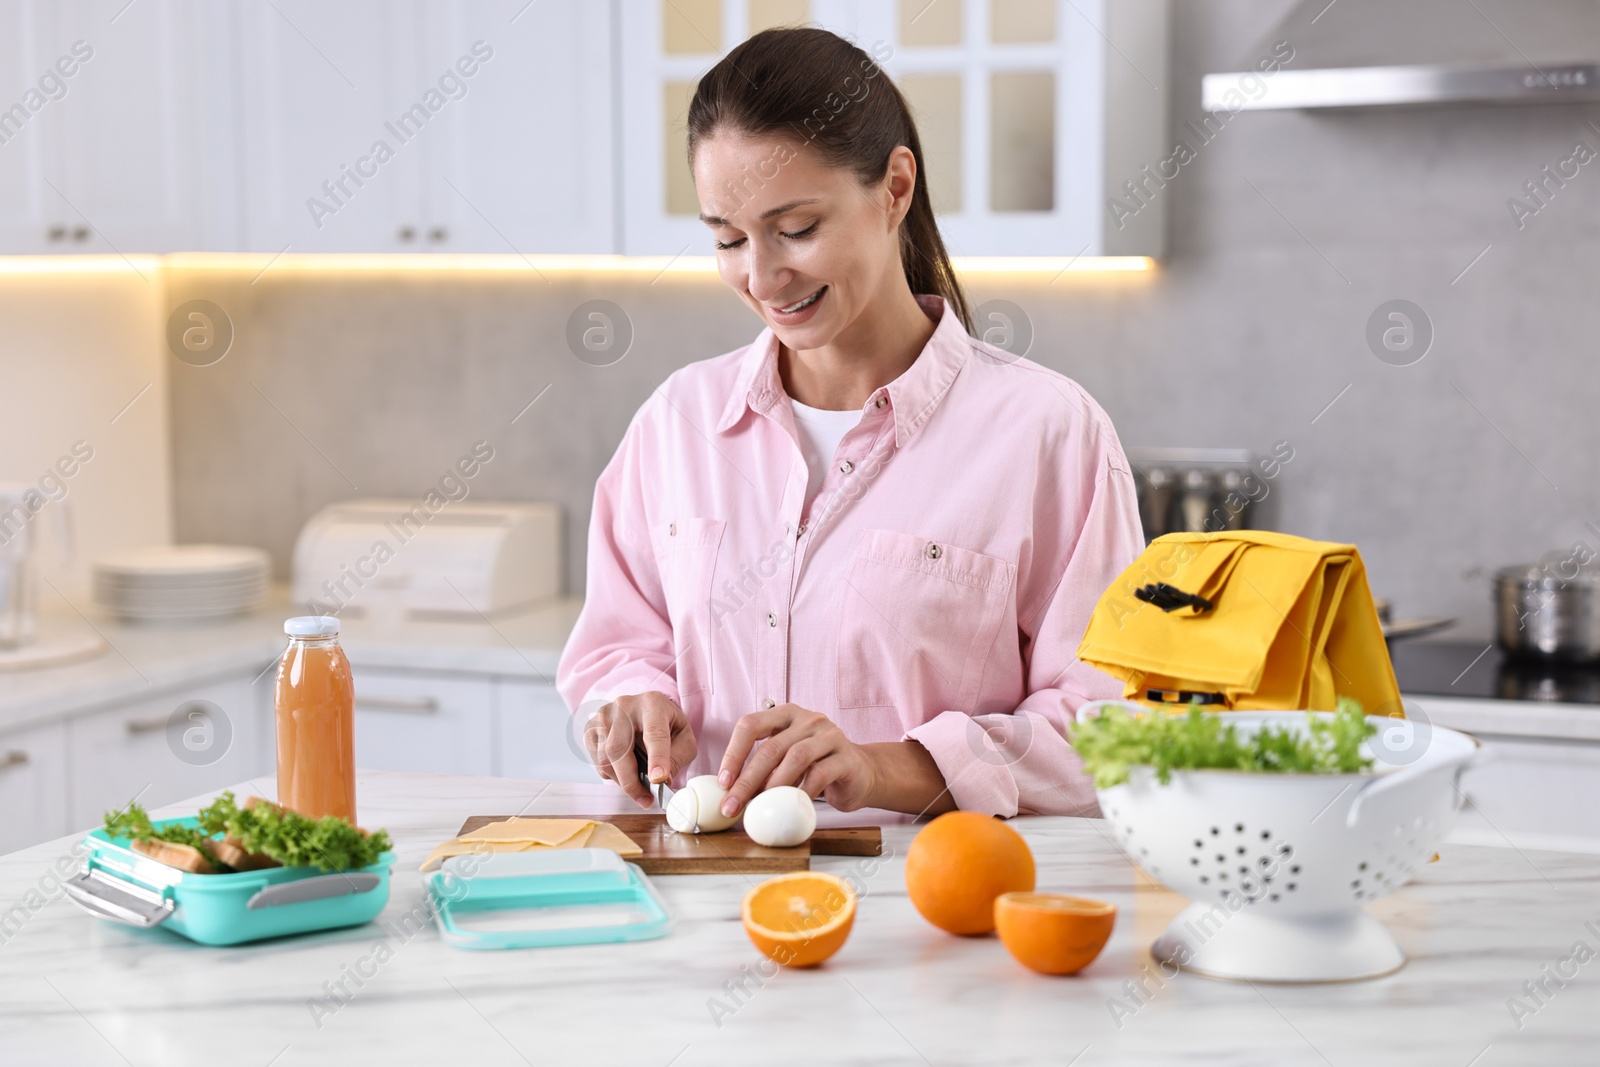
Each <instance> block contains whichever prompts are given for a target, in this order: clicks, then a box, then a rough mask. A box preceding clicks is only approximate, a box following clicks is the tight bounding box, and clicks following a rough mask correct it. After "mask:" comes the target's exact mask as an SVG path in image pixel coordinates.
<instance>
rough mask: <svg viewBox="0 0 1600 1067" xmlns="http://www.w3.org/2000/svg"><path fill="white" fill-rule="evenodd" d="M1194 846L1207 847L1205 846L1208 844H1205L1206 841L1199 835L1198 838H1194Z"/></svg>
mask: <svg viewBox="0 0 1600 1067" xmlns="http://www.w3.org/2000/svg"><path fill="white" fill-rule="evenodd" d="M1194 847H1195V848H1205V847H1206V846H1205V842H1204V841H1201V840H1200V839H1199V838H1198V837H1197V838H1195V839H1194Z"/></svg>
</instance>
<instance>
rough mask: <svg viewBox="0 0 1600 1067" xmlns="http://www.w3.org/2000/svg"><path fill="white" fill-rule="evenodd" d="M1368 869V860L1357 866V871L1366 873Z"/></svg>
mask: <svg viewBox="0 0 1600 1067" xmlns="http://www.w3.org/2000/svg"><path fill="white" fill-rule="evenodd" d="M1366 869H1367V861H1366V860H1362V861H1361V862H1360V863H1358V864H1356V870H1358V871H1364V870H1366Z"/></svg>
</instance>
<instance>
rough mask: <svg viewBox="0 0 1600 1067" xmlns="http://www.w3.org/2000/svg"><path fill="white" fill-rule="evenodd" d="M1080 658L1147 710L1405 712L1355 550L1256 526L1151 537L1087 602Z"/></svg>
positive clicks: (1369, 592)
mask: <svg viewBox="0 0 1600 1067" xmlns="http://www.w3.org/2000/svg"><path fill="white" fill-rule="evenodd" d="M1078 655H1079V657H1080V658H1081V659H1082V660H1083V661H1084V662H1085V663H1088V664H1091V665H1092V666H1095V667H1098V668H1099V669H1100V670H1102V671H1105V672H1106V673H1107V674H1109V675H1111V676H1112V677H1115V678H1120V679H1121V680H1122V682H1123V693H1124V696H1125V697H1126V698H1127V699H1129V700H1136V701H1139V702H1141V703H1144V704H1147V705H1160V704H1167V705H1171V704H1188V703H1190V702H1191V701H1196V700H1198V701H1199V702H1200V703H1202V704H1208V705H1217V706H1220V707H1221V708H1227V709H1233V710H1238V711H1301V710H1305V711H1328V710H1332V709H1333V708H1334V706H1335V700H1336V698H1337V697H1339V696H1348V697H1354V698H1355V699H1356V700H1359V701H1360V702H1361V706H1362V709H1363V710H1364V711H1365V712H1366V713H1367V714H1368V715H1403V714H1404V712H1403V710H1402V708H1401V704H1400V687H1399V685H1398V684H1397V683H1396V682H1395V678H1394V667H1393V666H1392V665H1391V664H1390V662H1389V649H1388V646H1387V645H1386V644H1385V643H1384V639H1383V628H1382V625H1381V624H1380V623H1379V621H1378V611H1377V607H1376V605H1374V604H1373V602H1372V592H1371V590H1369V589H1368V588H1367V573H1366V568H1365V567H1364V566H1363V565H1362V563H1361V554H1360V553H1359V552H1357V551H1356V547H1355V546H1354V545H1340V544H1333V543H1330V542H1326V541H1310V540H1307V539H1306V538H1303V537H1293V536H1290V535H1289V534H1280V533H1272V532H1269V531H1265V530H1239V531H1236V532H1228V531H1224V532H1221V533H1178V534H1168V535H1166V536H1165V537H1158V538H1156V539H1155V540H1154V541H1152V542H1151V543H1150V545H1149V547H1148V548H1146V549H1145V550H1144V552H1143V554H1142V555H1140V556H1139V558H1138V559H1136V560H1134V562H1133V564H1132V566H1130V567H1128V569H1127V570H1125V571H1123V572H1122V574H1121V575H1119V576H1118V577H1117V580H1116V581H1115V582H1113V583H1112V584H1111V587H1110V588H1109V589H1107V590H1106V591H1105V594H1104V595H1103V596H1101V598H1100V602H1099V603H1098V604H1097V605H1096V606H1095V610H1094V615H1093V616H1092V617H1091V618H1090V620H1089V627H1088V629H1087V630H1086V631H1085V632H1084V635H1083V642H1082V644H1080V645H1079V647H1078Z"/></svg>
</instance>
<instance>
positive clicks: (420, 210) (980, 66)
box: [0, 0, 1168, 256]
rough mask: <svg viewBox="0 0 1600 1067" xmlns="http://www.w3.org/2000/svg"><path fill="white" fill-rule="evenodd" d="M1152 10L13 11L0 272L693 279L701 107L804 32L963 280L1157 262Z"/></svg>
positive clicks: (908, 5)
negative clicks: (537, 264)
mask: <svg viewBox="0 0 1600 1067" xmlns="http://www.w3.org/2000/svg"><path fill="white" fill-rule="evenodd" d="M1167 3H1168V0H937V2H934V3H930V2H929V0H614V2H611V3H602V2H599V0H533V2H530V0H339V2H337V3H329V2H327V0H135V2H132V3H129V2H128V0H9V2H7V3H4V4H0V87H6V88H3V89H0V92H3V93H4V94H9V95H4V96H0V188H4V190H5V191H6V194H7V195H6V196H5V197H0V253H5V252H12V253H15V252H89V251H93V252H102V253H117V252H120V253H123V254H127V255H131V254H134V253H141V252H143V253H150V252H166V251H181V250H188V249H195V250H214V251H237V250H245V251H254V252H265V253H269V254H273V255H276V254H279V253H282V252H295V253H306V252H457V253H482V252H490V253H502V254H505V253H515V254H522V255H530V256H531V255H539V254H550V253H609V252H622V253H628V254H636V255H639V254H653V255H667V256H676V255H681V254H706V253H709V252H710V251H711V241H710V235H709V234H708V233H707V232H706V230H705V227H704V226H703V225H701V224H700V223H699V222H698V220H697V219H696V217H695V216H696V215H697V213H698V202H697V199H696V197H695V190H694V184H693V181H692V180H691V178H690V175H689V168H688V163H687V161H686V159H685V149H686V131H685V128H684V121H685V117H686V113H687V109H688V103H689V99H690V97H691V95H692V94H693V91H694V88H695V84H696V82H697V81H698V80H699V78H700V77H701V76H702V75H703V74H704V73H705V71H706V70H707V69H708V68H710V66H711V65H712V64H713V63H715V62H716V61H717V60H718V59H719V58H720V57H721V56H723V55H725V54H727V52H728V51H729V50H730V49H731V48H733V47H734V46H735V45H736V44H737V43H738V42H739V41H741V40H744V39H745V38H746V37H748V36H749V35H750V34H751V33H753V32H756V31H759V30H760V29H763V28H766V27H768V26H775V25H798V24H812V25H819V26H823V27H826V28H828V29H832V30H834V31H835V32H838V33H840V34H843V35H845V36H847V37H849V38H851V39H853V40H854V41H856V42H857V43H858V44H859V45H861V47H862V48H864V49H865V50H866V51H867V52H869V53H870V54H872V55H873V56H875V57H877V58H878V59H879V61H880V62H881V63H882V64H883V67H884V69H885V70H886V71H888V73H889V74H890V75H891V76H892V77H893V78H894V79H895V81H896V83H897V84H898V85H899V86H900V88H901V89H902V91H903V92H904V93H905V95H906V97H907V99H908V100H909V101H910V103H911V105H912V108H913V112H914V114H915V115H916V118H917V122H918V129H919V133H920V136H921V139H922V144H923V150H924V158H925V164H926V169H927V175H928V180H929V183H930V188H931V190H932V194H933V200H934V207H935V210H936V211H937V212H938V214H939V217H940V223H941V227H942V229H943V231H944V234H945V237H946V240H947V242H948V243H949V245H950V247H951V250H952V251H953V252H955V253H957V254H966V255H1047V256H1078V255H1116V254H1146V255H1158V254H1159V253H1160V252H1161V240H1162V234H1163V232H1164V230H1165V221H1164V209H1165V198H1164V197H1163V196H1161V195H1160V193H1159V189H1157V190H1156V191H1155V192H1154V193H1152V192H1150V186H1151V184H1152V183H1155V184H1157V185H1158V184H1159V180H1158V179H1156V178H1153V177H1151V176H1150V174H1151V172H1150V171H1149V168H1151V167H1158V166H1159V161H1161V160H1162V159H1163V158H1164V157H1166V156H1167V155H1168V152H1167V151H1165V147H1166V146H1165V145H1164V144H1163V141H1164V139H1165V137H1166V130H1165V126H1166V106H1165V101H1166V96H1167V89H1166V86H1165V85H1164V84H1163V83H1164V81H1165V80H1166V76H1167V70H1166V68H1167V63H1166V53H1167V41H1166V35H1167ZM818 106H819V107H824V108H825V107H827V106H829V105H828V102H827V101H826V100H823V101H818ZM1130 182H1131V183H1133V185H1134V186H1135V187H1136V190H1137V191H1139V193H1140V195H1139V196H1137V197H1136V198H1135V199H1134V200H1133V201H1132V202H1133V203H1135V204H1137V205H1138V207H1137V210H1132V211H1122V212H1118V211H1117V210H1116V208H1115V204H1116V203H1117V202H1118V201H1119V200H1121V201H1122V202H1124V203H1126V202H1127V200H1126V197H1127V195H1128V194H1125V193H1124V192H1123V190H1124V189H1125V188H1127V183H1130Z"/></svg>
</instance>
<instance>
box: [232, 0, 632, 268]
mask: <svg viewBox="0 0 1600 1067" xmlns="http://www.w3.org/2000/svg"><path fill="white" fill-rule="evenodd" d="M239 17H240V20H241V22H242V23H243V32H242V34H241V37H240V40H241V45H240V52H241V62H240V70H241V71H242V73H243V77H242V78H241V93H242V104H243V106H242V111H243V113H244V115H245V122H244V125H243V130H244V131H246V132H245V133H244V134H242V135H241V137H240V149H241V152H242V157H243V159H244V160H245V166H244V168H243V172H244V174H245V175H246V178H245V182H244V204H245V214H246V225H245V228H246V232H247V235H248V236H247V242H248V245H249V247H250V248H251V249H252V250H254V251H266V252H273V253H277V252H281V251H284V250H286V249H287V250H292V251H296V252H403V251H431V252H492V253H559V252H611V251H613V250H614V241H613V237H612V217H613V214H614V210H613V203H612V195H611V173H612V164H611V159H612V148H611V142H612V138H611V134H610V121H611V92H610V85H611V74H610V51H609V40H610V7H609V6H608V5H604V4H578V3H571V2H567V3H555V4H536V5H529V4H527V3H526V0H521V2H502V0H493V2H487V3H485V2H469V0H451V2H447V3H429V4H423V3H418V2H415V0H409V2H407V0H402V2H398V3H396V2H386V0H353V2H350V3H344V4H338V5H332V6H330V5H327V4H323V3H318V2H317V0H279V2H277V3H271V4H269V3H253V4H248V5H245V6H244V7H242V8H240V16H239Z"/></svg>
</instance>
